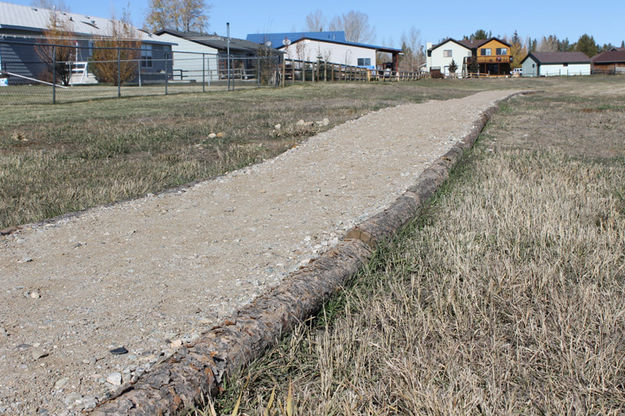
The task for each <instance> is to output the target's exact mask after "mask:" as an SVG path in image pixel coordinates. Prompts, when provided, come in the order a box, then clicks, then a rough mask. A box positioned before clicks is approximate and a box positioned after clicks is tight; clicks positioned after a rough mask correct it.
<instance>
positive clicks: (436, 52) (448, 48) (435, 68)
mask: <svg viewBox="0 0 625 416" xmlns="http://www.w3.org/2000/svg"><path fill="white" fill-rule="evenodd" d="M426 47H427V51H426V61H425V62H426V69H427V71H428V72H429V73H430V75H431V76H432V77H433V78H436V77H449V76H456V77H458V78H462V77H463V76H466V74H467V67H466V60H467V58H470V57H471V47H470V46H468V45H466V44H464V43H462V42H459V41H457V40H455V39H451V38H449V39H445V40H444V41H442V42H440V43H439V44H437V45H432V44H431V43H428V44H427V46H426ZM452 61H453V62H454V63H455V64H456V71H455V72H451V71H450V70H449V67H450V66H451V65H452Z"/></svg>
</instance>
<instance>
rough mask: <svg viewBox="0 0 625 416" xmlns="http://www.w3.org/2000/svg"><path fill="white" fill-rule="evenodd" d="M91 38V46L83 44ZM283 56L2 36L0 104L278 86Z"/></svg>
mask: <svg viewBox="0 0 625 416" xmlns="http://www.w3.org/2000/svg"><path fill="white" fill-rule="evenodd" d="M85 43H86V44H85ZM279 84H280V58H279V56H277V55H275V54H274V55H269V56H238V55H227V54H225V53H224V54H220V53H218V54H209V53H199V52H178V51H173V52H172V51H171V50H170V49H169V48H166V47H152V45H145V44H144V45H137V47H128V46H96V45H94V44H93V42H85V41H84V40H81V41H79V40H63V42H59V43H54V44H53V43H43V42H40V41H33V40H3V39H0V103H1V104H0V105H10V104H11V103H21V104H24V103H33V104H43V103H68V102H79V101H87V100H93V99H101V98H118V97H133V96H150V95H167V94H180V93H199V92H210V91H223V90H232V89H240V88H252V87H253V88H258V87H275V86H278V85H279Z"/></svg>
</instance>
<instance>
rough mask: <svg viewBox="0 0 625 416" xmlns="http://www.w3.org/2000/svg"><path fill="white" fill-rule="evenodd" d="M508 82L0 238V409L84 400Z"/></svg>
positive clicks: (162, 353) (263, 275)
mask: <svg viewBox="0 0 625 416" xmlns="http://www.w3.org/2000/svg"><path fill="white" fill-rule="evenodd" d="M512 93H514V91H509V90H508V91H489V92H482V93H478V94H475V95H472V96H470V97H466V98H463V99H454V100H448V101H430V102H427V103H423V104H408V105H402V106H399V107H393V108H387V109H383V110H381V111H377V112H374V113H370V114H368V115H366V116H363V117H361V118H359V119H358V120H354V121H351V122H348V123H345V124H343V125H340V126H337V127H335V128H333V129H332V130H329V131H327V132H324V133H322V134H319V135H317V136H315V137H312V138H310V139H308V140H307V141H306V142H305V143H303V144H302V145H300V146H298V147H296V148H294V149H291V150H289V151H287V152H286V153H283V154H282V155H280V156H278V157H276V158H275V159H272V160H269V161H266V162H263V163H261V164H259V165H255V166H252V167H249V168H245V169H242V170H239V171H236V172H232V173H229V174H227V175H225V176H223V177H220V178H217V179H214V180H210V181H206V182H202V183H199V184H197V185H194V186H192V187H190V188H187V189H184V190H180V191H178V192H174V193H165V194H160V195H148V196H146V197H144V198H141V199H137V200H133V201H129V202H124V203H120V204H116V205H113V206H110V207H101V208H95V209H91V210H88V211H86V212H84V213H81V214H80V215H78V216H74V217H70V218H64V219H61V220H58V221H56V222H54V223H52V224H47V225H42V224H39V225H33V226H26V227H24V228H23V229H22V230H20V231H19V232H17V233H15V234H12V235H10V236H6V237H1V238H0V287H1V292H0V414H17V413H28V414H31V413H36V412H39V413H40V414H46V411H47V412H48V413H49V414H73V413H75V412H78V411H80V410H81V409H84V408H91V407H93V406H95V404H96V402H98V401H100V400H102V399H103V398H106V397H107V395H108V394H110V393H111V392H112V391H114V390H116V389H119V388H123V386H124V385H125V384H126V383H128V382H132V381H133V380H134V379H136V377H138V376H139V375H140V374H142V373H143V372H145V371H148V370H149V368H150V367H151V366H152V365H154V363H155V362H157V361H158V360H159V359H162V358H163V357H166V356H168V355H170V354H171V353H172V352H173V351H174V350H175V349H176V348H178V347H180V345H182V344H183V343H184V342H187V341H191V340H193V339H194V338H196V337H198V336H199V335H200V334H201V333H202V331H203V330H206V329H209V328H210V327H211V326H212V325H215V324H217V323H218V321H220V320H222V319H223V318H225V317H227V316H229V315H231V314H232V313H234V312H235V311H236V310H237V309H239V308H240V307H241V306H242V305H245V304H247V303H249V302H250V301H251V300H252V299H253V298H254V297H255V296H257V295H258V294H259V293H261V292H262V291H264V290H266V289H268V288H269V287H272V286H275V285H277V284H278V283H279V282H280V281H281V279H282V278H284V277H285V276H286V275H287V274H288V273H289V272H291V271H293V270H295V269H297V268H298V267H299V266H301V265H303V264H306V263H307V262H308V261H309V260H310V259H311V258H314V257H316V256H317V255H318V254H319V253H321V252H323V251H325V250H327V249H328V248H329V247H331V246H332V245H334V244H336V243H337V242H338V239H339V238H340V237H341V236H342V235H343V234H344V233H345V231H346V230H348V229H349V228H351V227H352V226H354V225H355V224H357V223H359V222H361V221H362V220H364V219H366V218H368V217H370V216H371V215H373V214H375V213H377V212H379V211H381V210H383V209H384V208H385V207H387V206H388V205H390V203H391V202H392V201H394V200H395V199H396V198H397V197H398V196H399V195H400V194H401V193H402V192H403V191H405V190H406V189H407V188H408V187H409V186H410V185H412V184H413V183H414V182H415V180H416V178H417V176H418V175H419V174H420V173H421V172H422V171H423V169H424V168H425V167H426V166H427V165H428V164H429V163H431V162H432V161H433V160H435V159H436V158H438V157H439V156H440V155H442V154H443V153H445V152H446V151H447V150H448V149H449V148H450V147H451V145H452V144H453V143H455V142H456V141H457V140H458V139H460V138H462V137H463V136H464V135H466V134H467V133H468V132H469V130H470V129H471V127H472V125H473V122H474V121H476V120H477V118H478V116H479V114H480V113H481V112H482V111H484V110H485V109H486V108H487V107H489V106H491V105H492V104H493V103H494V102H495V101H498V100H501V99H503V98H505V97H507V96H509V95H511V94H512ZM122 347H123V348H122Z"/></svg>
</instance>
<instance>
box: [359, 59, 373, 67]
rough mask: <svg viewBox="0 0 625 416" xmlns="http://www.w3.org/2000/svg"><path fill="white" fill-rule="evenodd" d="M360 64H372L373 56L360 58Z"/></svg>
mask: <svg viewBox="0 0 625 416" xmlns="http://www.w3.org/2000/svg"><path fill="white" fill-rule="evenodd" d="M358 66H371V58H358Z"/></svg>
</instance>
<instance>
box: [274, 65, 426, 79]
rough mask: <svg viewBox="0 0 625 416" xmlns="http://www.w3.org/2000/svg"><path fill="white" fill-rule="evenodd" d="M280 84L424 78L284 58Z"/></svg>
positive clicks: (406, 73)
mask: <svg viewBox="0 0 625 416" xmlns="http://www.w3.org/2000/svg"><path fill="white" fill-rule="evenodd" d="M280 77H281V81H282V85H286V84H287V83H290V84H295V83H297V82H327V81H333V82H335V81H349V82H371V81H414V80H418V79H421V78H424V77H425V75H424V74H422V73H419V72H406V71H392V70H390V69H384V70H378V69H369V68H363V67H359V66H352V65H343V64H337V63H333V62H324V61H302V60H297V59H285V60H284V61H283V63H282V66H281V69H280Z"/></svg>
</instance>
